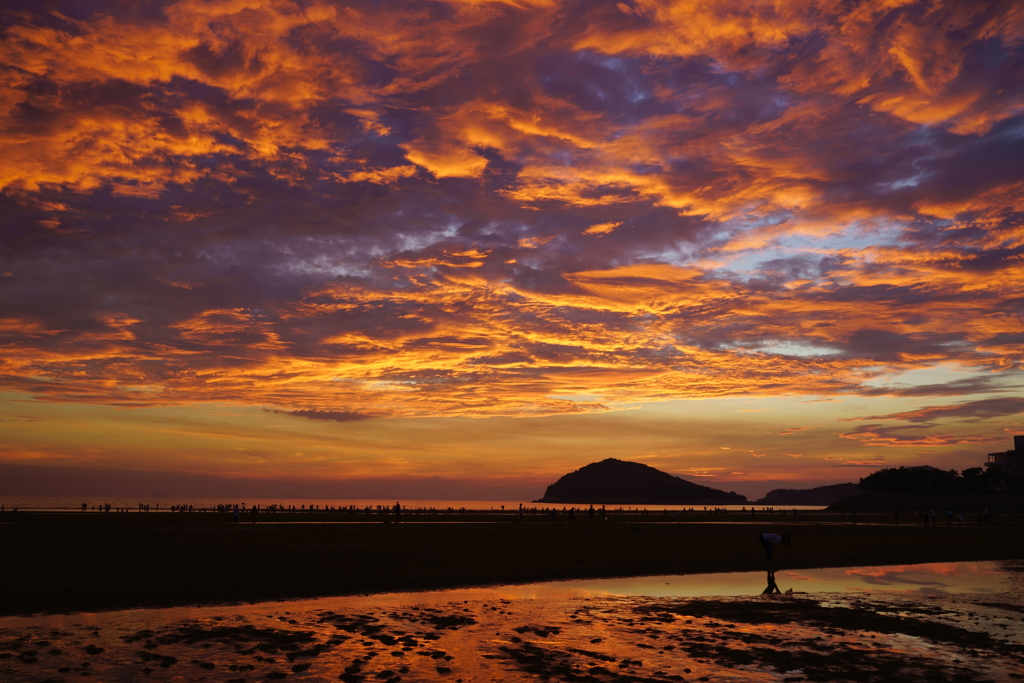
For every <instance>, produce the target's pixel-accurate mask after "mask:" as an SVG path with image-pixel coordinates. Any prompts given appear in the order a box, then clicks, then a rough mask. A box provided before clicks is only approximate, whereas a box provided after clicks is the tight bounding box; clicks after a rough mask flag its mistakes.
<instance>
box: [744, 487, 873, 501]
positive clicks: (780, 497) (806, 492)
mask: <svg viewBox="0 0 1024 683" xmlns="http://www.w3.org/2000/svg"><path fill="white" fill-rule="evenodd" d="M861 493H864V491H863V490H862V489H861V487H860V486H858V485H857V484H832V485H831V486H818V487H816V488H813V489H773V490H771V491H769V492H768V493H767V494H766V495H765V497H764V498H761V499H760V500H758V501H755V502H756V503H757V504H758V505H831V504H832V503H834V502H836V501H837V500H839V499H840V498H845V497H846V496H857V495H860V494H861Z"/></svg>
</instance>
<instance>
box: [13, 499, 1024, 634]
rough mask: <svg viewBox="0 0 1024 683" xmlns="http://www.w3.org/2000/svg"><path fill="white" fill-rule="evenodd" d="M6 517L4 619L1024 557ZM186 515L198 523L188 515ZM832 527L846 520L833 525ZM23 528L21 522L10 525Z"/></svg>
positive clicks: (603, 536)
mask: <svg viewBox="0 0 1024 683" xmlns="http://www.w3.org/2000/svg"><path fill="white" fill-rule="evenodd" d="M140 517H143V518H144V519H143V520H141V521H140V520H138V517H137V516H135V515H132V514H128V515H124V516H122V517H118V516H115V515H110V516H105V515H99V514H97V515H93V516H76V515H59V514H54V515H36V516H31V515H21V513H19V515H18V516H14V515H10V516H5V517H3V518H2V519H0V540H2V542H3V545H4V548H5V550H6V552H7V561H5V562H3V563H0V614H7V615H14V614H32V613H40V612H47V613H57V612H81V611H96V610H111V609H129V608H133V607H170V606H178V605H212V604H224V603H244V602H256V601H262V600H275V599H296V598H308V597H319V596H330V595H354V594H365V593H380V592H386V591H405V590H431V589H438V588H453V587H458V586H480V585H499V584H512V583H528V582H533V581H547V580H558V579H573V578H597V577H616V576H619V577H621V576H643V575H657V574H698V573H712V572H726V571H728V572H742V571H763V569H764V566H765V556H764V550H763V549H762V548H761V546H760V545H759V544H758V542H757V536H758V534H760V533H762V532H763V531H767V530H774V531H777V532H779V533H781V532H783V531H789V532H791V533H792V534H793V538H794V542H793V546H792V547H791V548H781V549H780V550H779V551H778V560H777V566H778V567H779V568H780V569H785V570H791V569H801V568H809V567H841V566H854V565H885V564H917V563H922V562H952V561H977V560H1001V559H1014V558H1018V557H1021V556H1024V518H1021V517H1011V516H1002V517H999V518H997V520H996V522H995V523H994V524H993V525H992V526H983V527H975V526H962V527H961V526H954V527H945V526H940V527H919V526H913V525H909V526H908V525H906V524H904V525H902V526H899V527H896V526H894V525H892V524H888V525H886V524H881V523H864V522H866V521H869V520H870V518H869V517H867V516H865V517H864V519H863V520H862V521H861V523H859V524H857V525H852V524H849V523H847V524H842V523H841V519H842V518H841V517H839V516H838V515H834V516H832V517H822V519H824V520H826V521H822V522H819V521H812V520H811V519H807V520H804V519H797V520H793V519H792V518H791V517H789V518H784V517H776V518H774V519H771V518H767V517H759V518H758V519H757V520H756V521H755V522H753V523H750V522H747V521H741V520H740V519H738V516H734V517H732V518H728V517H727V518H726V519H729V520H730V521H728V522H726V523H718V522H711V521H710V520H709V521H707V522H688V521H684V522H666V521H660V520H659V521H657V522H647V521H644V520H643V519H624V520H612V521H609V522H582V523H578V524H568V523H557V524H550V523H526V524H518V523H512V522H504V523H497V522H471V521H467V522H456V523H401V524H394V523H392V524H382V523H379V522H376V523H370V524H367V523H340V524H338V523H335V524H331V523H307V524H302V523H266V524H263V523H260V524H245V523H240V524H237V525H235V524H233V523H231V522H224V521H217V518H216V517H214V518H212V519H208V520H207V521H203V520H201V519H199V518H200V517H201V516H199V515H197V516H196V517H195V518H190V519H189V520H187V521H179V520H178V519H176V516H175V515H153V516H151V517H149V518H146V516H145V515H141V516H140ZM181 517H190V516H188V515H181ZM828 520H831V521H828ZM4 522H8V523H4Z"/></svg>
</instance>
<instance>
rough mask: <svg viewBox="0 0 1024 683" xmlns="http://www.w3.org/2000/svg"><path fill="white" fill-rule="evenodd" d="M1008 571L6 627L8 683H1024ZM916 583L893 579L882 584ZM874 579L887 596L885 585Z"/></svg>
mask: <svg viewBox="0 0 1024 683" xmlns="http://www.w3.org/2000/svg"><path fill="white" fill-rule="evenodd" d="M963 564H967V563H963ZM979 564H985V565H991V564H993V563H979ZM875 569H878V568H875ZM969 569H972V570H973V569H977V568H976V567H972V568H969ZM998 569H999V572H1000V573H1001V576H1003V577H1004V578H1006V579H1007V581H1006V583H1003V584H998V585H999V586H1000V587H1001V588H1002V589H1003V590H1001V592H992V593H959V594H952V595H939V594H924V593H921V592H918V593H914V594H907V593H899V592H895V593H894V592H873V593H872V592H868V593H864V592H855V593H852V594H851V593H849V592H846V593H836V592H822V593H810V594H799V593H797V594H793V595H788V596H787V595H770V596H769V595H757V593H759V592H760V590H761V587H762V586H763V585H764V580H765V575H764V574H763V573H760V574H758V575H757V579H756V581H755V582H752V583H751V584H749V585H748V588H747V593H748V594H747V595H745V596H726V597H713V598H712V597H671V596H669V597H665V596H659V595H613V594H610V593H608V592H606V593H604V594H602V595H599V594H597V592H596V591H593V590H587V591H584V592H581V593H579V594H576V595H570V594H569V593H568V592H567V591H566V589H565V588H564V587H560V588H558V589H557V590H559V591H561V593H560V594H559V595H558V596H557V597H555V596H554V593H552V594H551V595H549V596H545V597H543V598H541V599H538V598H534V597H524V596H523V595H522V592H521V591H522V589H523V588H525V587H515V586H511V587H497V588H491V589H472V590H467V591H443V592H433V593H419V594H415V593H413V594H390V595H382V596H362V597H346V598H327V599H322V600H306V601H294V602H280V603H262V604H259V605H251V606H245V607H240V606H233V607H206V608H195V609H188V608H176V609H161V610H130V611H124V612H108V613H102V614H75V615H57V616H47V617H24V618H13V617H12V618H5V619H0V678H2V680H4V681H45V680H51V681H61V680H73V679H74V680H92V681H120V680H152V681H174V682H175V683H178V682H183V681H231V682H233V683H243V682H248V681H263V680H277V679H286V678H287V679H294V680H305V681H320V680H342V681H346V682H348V683H361V682H365V683H377V682H382V683H398V682H399V681H453V682H454V683H459V682H460V681H461V682H464V683H467V682H469V681H535V680H541V681H592V682H611V681H615V682H617V683H627V682H642V681H646V682H652V683H654V682H658V683H662V682H665V683H667V682H669V681H711V680H715V681H722V680H735V681H741V680H742V681H761V680H764V681H790V682H794V681H802V680H808V681H812V680H813V681H833V680H835V681H849V680H853V681H894V682H902V681H906V682H908V683H909V682H911V681H914V682H917V681H926V680H927V681H931V680H934V681H964V682H965V683H966V682H967V681H970V682H971V683H976V682H980V681H1010V680H1020V672H1021V671H1024V594H1022V592H1021V591H1020V588H1021V586H1020V576H1021V572H1022V567H1021V566H1015V565H1014V564H1012V563H1007V564H1004V565H1003V566H1002V567H999V568H998ZM990 570H992V568H991V567H989V568H987V569H985V571H990ZM845 571H847V572H855V571H862V570H850V569H847V570H845ZM921 571H922V570H921V569H920V568H918V569H916V570H914V571H913V572H912V571H910V570H908V569H907V568H903V569H899V568H897V570H896V571H890V572H888V574H891V575H893V576H896V577H899V576H905V575H908V574H913V573H914V572H917V573H920V572H921ZM957 571H959V572H960V573H961V574H963V573H964V571H965V570H964V568H962V567H961V568H960V569H959V570H956V568H955V567H954V568H953V570H950V568H949V567H948V566H944V565H943V566H938V567H935V568H934V574H936V575H942V573H943V572H945V573H946V574H945V575H946V576H947V577H950V576H956V575H957ZM855 575H856V574H855ZM866 575H869V576H872V578H873V579H875V580H877V579H878V576H879V572H877V571H876V572H875V573H874V574H873V575H872V574H866ZM967 575H970V572H969V571H968V573H967ZM778 576H779V577H780V578H781V577H782V576H783V573H782V572H779V573H778ZM661 578H667V577H661ZM947 580H948V579H947ZM534 590H535V591H537V590H539V589H537V588H535V589H534ZM553 590H554V589H553ZM83 677H87V678H83Z"/></svg>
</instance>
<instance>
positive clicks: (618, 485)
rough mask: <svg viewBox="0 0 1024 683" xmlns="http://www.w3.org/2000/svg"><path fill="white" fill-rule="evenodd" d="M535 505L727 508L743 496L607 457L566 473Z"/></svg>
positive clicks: (743, 498)
mask: <svg viewBox="0 0 1024 683" xmlns="http://www.w3.org/2000/svg"><path fill="white" fill-rule="evenodd" d="M534 502H537V503H562V504H575V505H589V504H594V505H602V504H603V505H730V504H742V503H746V502H747V498H746V496H741V495H740V494H738V493H733V492H731V491H730V492H728V493H726V492H725V491H719V490H718V489H713V488H711V487H710V486H701V485H700V484H694V483H693V482H689V481H685V480H683V479H680V478H679V477H674V476H672V475H671V474H669V473H667V472H662V471H661V470H657V469H655V468H653V467H650V466H649V465H644V464H642V463H638V462H626V461H624V460H616V459H615V458H608V459H607V460H602V461H601V462H595V463H591V464H589V465H587V466H586V467H581V468H580V469H578V470H576V471H575V472H570V473H569V474H567V475H565V476H564V477H562V478H561V479H559V480H558V481H556V482H555V483H554V484H551V485H550V486H548V488H547V491H546V492H545V493H544V497H543V498H541V499H540V500H537V501H534Z"/></svg>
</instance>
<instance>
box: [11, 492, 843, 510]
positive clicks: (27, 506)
mask: <svg viewBox="0 0 1024 683" xmlns="http://www.w3.org/2000/svg"><path fill="white" fill-rule="evenodd" d="M396 502H399V503H401V505H402V507H403V508H409V509H417V508H435V509H437V510H446V509H448V508H454V509H456V510H458V509H460V508H465V509H467V510H497V511H500V510H501V509H502V506H505V510H506V511H512V510H518V509H519V505H520V504H522V506H523V507H525V508H540V509H544V508H551V507H557V508H558V509H562V508H563V507H573V506H571V505H568V506H563V505H552V504H550V503H548V504H546V503H531V502H530V501H522V500H397V501H396V500H395V499H390V498H389V499H386V500H385V499H380V498H373V499H360V498H248V499H242V498H228V497H225V498H189V497H187V496H182V497H170V496H169V497H160V498H157V497H153V496H145V497H138V498H131V497H123V496H122V497H106V498H97V497H79V498H72V497H66V496H51V497H43V496H0V505H3V506H4V507H5V509H6V510H11V509H13V508H17V509H19V510H81V509H82V505H83V504H84V505H85V506H86V508H87V509H89V510H92V509H93V508H94V507H99V506H100V505H107V504H109V505H110V507H111V508H126V509H129V510H137V509H138V507H139V505H140V504H142V505H149V506H150V511H151V512H153V511H156V510H157V509H159V510H160V511H165V510H168V509H169V508H170V507H171V506H172V505H174V506H179V505H185V506H188V505H191V506H192V507H193V508H195V509H203V508H205V509H210V508H214V507H216V506H218V505H228V506H232V507H233V506H235V505H238V506H239V507H241V506H243V505H244V506H245V507H246V508H250V507H252V506H253V505H258V506H259V507H260V508H266V507H269V506H271V505H276V506H278V507H281V506H284V507H286V508H290V507H294V508H295V509H298V510H308V509H309V507H310V506H314V508H315V509H318V510H324V509H327V508H342V507H349V506H351V505H354V506H356V507H357V508H360V509H363V508H366V507H371V508H376V507H377V506H378V505H383V506H387V507H392V506H394V504H395V503H396ZM575 507H576V508H577V509H579V508H580V507H581V506H579V505H576V506H575ZM582 507H586V506H582ZM595 507H600V506H599V505H597V506H595ZM607 507H608V509H609V510H612V509H616V510H617V509H619V506H611V505H609V506H607ZM712 507H715V506H704V505H648V506H643V505H641V506H636V505H627V506H622V508H623V509H625V510H643V509H647V510H650V511H655V510H658V511H660V510H671V511H681V510H690V509H693V510H704V509H711V508H712ZM717 507H719V508H723V507H724V508H725V509H727V510H742V509H744V508H746V509H747V510H749V509H750V507H751V506H750V505H749V504H747V505H724V506H717ZM754 507H755V508H757V509H761V506H754ZM785 507H786V509H787V510H791V509H794V508H795V509H797V510H821V509H823V506H813V505H811V506H808V505H787V506H785Z"/></svg>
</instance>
